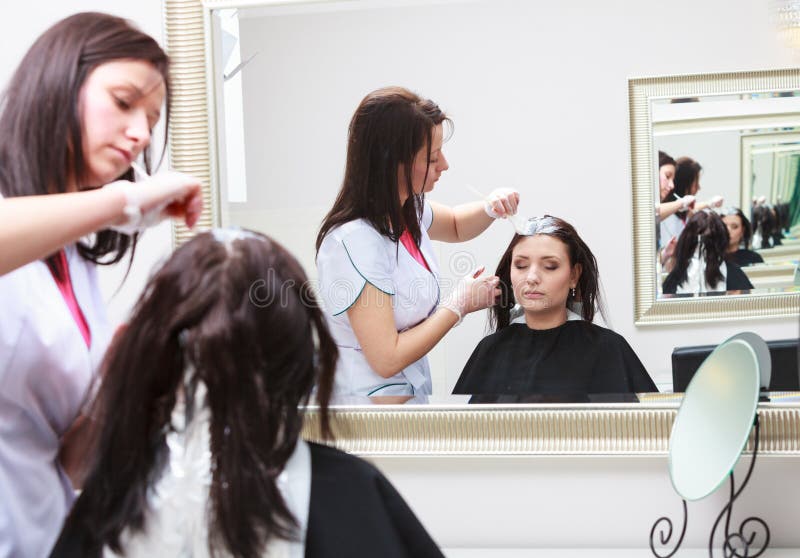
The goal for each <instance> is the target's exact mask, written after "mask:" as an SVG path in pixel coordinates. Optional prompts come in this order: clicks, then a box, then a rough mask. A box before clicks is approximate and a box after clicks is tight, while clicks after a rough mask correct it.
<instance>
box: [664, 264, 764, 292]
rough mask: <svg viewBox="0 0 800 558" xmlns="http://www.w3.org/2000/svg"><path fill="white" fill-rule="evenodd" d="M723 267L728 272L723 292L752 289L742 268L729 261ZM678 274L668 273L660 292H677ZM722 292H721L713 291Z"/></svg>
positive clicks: (674, 272)
mask: <svg viewBox="0 0 800 558" xmlns="http://www.w3.org/2000/svg"><path fill="white" fill-rule="evenodd" d="M725 267H726V268H727V270H728V273H727V275H726V276H725V290H726V291H748V290H751V289H752V288H753V284H752V283H751V282H750V279H748V278H747V275H745V273H744V271H742V268H741V267H739V266H738V265H736V264H735V263H734V262H733V261H731V260H726V261H725ZM679 286H680V285H679V284H678V274H677V272H676V271H674V270H673V271H670V273H669V275H667V278H666V279H664V284H663V285H662V286H661V291H662V292H663V293H664V294H675V293H676V292H677V291H678V287H679ZM713 292H722V291H713Z"/></svg>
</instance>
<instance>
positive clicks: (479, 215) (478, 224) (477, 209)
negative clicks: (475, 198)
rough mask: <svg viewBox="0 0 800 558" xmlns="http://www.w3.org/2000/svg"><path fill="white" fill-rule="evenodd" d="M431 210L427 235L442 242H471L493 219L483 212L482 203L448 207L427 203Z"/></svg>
mask: <svg viewBox="0 0 800 558" xmlns="http://www.w3.org/2000/svg"><path fill="white" fill-rule="evenodd" d="M428 203H430V204H431V209H432V210H433V222H432V223H431V227H430V228H429V229H428V235H429V236H430V237H431V239H433V240H440V241H442V242H464V241H465V240H471V239H473V238H475V237H476V236H478V235H479V234H481V233H482V232H483V231H485V230H486V229H487V228H489V225H491V224H492V223H493V222H494V219H492V218H491V217H489V215H487V214H486V212H485V211H484V210H483V202H471V203H465V204H463V205H457V206H455V207H448V206H446V205H442V204H440V203H436V202H432V201H431V202H428Z"/></svg>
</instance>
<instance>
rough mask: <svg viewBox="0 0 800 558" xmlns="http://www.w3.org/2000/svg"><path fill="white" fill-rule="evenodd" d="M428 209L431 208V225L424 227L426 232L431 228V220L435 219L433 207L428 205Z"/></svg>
mask: <svg viewBox="0 0 800 558" xmlns="http://www.w3.org/2000/svg"><path fill="white" fill-rule="evenodd" d="M428 207H430V208H431V224H430V225H428V226H427V227H425V230H426V231H429V230H431V227H432V226H433V218H434V217H435V215H434V214H433V206H432V205H431V204H428ZM423 211H424V209H423Z"/></svg>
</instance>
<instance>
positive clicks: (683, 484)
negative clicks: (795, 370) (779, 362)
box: [669, 334, 769, 500]
mask: <svg viewBox="0 0 800 558" xmlns="http://www.w3.org/2000/svg"><path fill="white" fill-rule="evenodd" d="M758 340H759V338H758V337H757V336H755V335H754V334H748V336H745V337H739V336H736V337H733V338H731V339H728V340H727V341H725V342H724V343H722V344H721V345H720V346H719V347H717V348H716V349H715V350H714V352H712V353H711V354H710V355H709V357H708V358H707V359H706V360H705V362H704V363H703V364H702V365H701V367H700V369H699V370H698V371H697V373H696V374H695V376H694V378H692V381H691V382H690V383H689V387H688V388H686V394H685V395H684V397H683V401H682V403H681V406H680V409H679V410H678V415H677V417H675V423H674V425H673V427H672V435H671V436H670V443H669V445H670V449H669V472H670V478H671V479H672V484H673V486H674V487H675V491H676V492H677V493H678V494H679V495H680V496H682V497H683V498H685V499H686V500H699V499H700V498H704V497H706V496H708V495H709V494H711V493H712V492H713V491H714V490H716V489H717V487H719V485H720V484H721V483H722V482H723V481H724V480H725V478H726V477H727V476H728V475H729V474H730V473H731V471H732V470H733V467H734V465H736V462H737V461H738V459H739V454H741V452H742V449H743V448H744V447H745V444H746V443H747V439H748V436H749V435H750V430H751V428H752V426H753V418H754V417H755V412H756V406H757V405H758V394H759V385H760V383H761V374H760V368H761V366H760V364H761V362H760V360H759V353H760V354H761V355H762V360H763V358H764V357H763V354H764V353H763V351H758V352H757V351H756V350H755V349H754V347H753V345H751V343H755V344H756V345H757V344H758ZM763 343H764V342H763V340H762V341H761V344H763ZM764 350H766V347H764ZM766 354H767V357H766V358H767V360H768V359H769V351H768V350H766Z"/></svg>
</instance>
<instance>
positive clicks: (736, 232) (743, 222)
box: [722, 207, 764, 267]
mask: <svg viewBox="0 0 800 558" xmlns="http://www.w3.org/2000/svg"><path fill="white" fill-rule="evenodd" d="M722 220H723V221H724V222H725V226H726V227H728V249H727V250H726V253H725V259H726V260H727V261H732V262H733V263H735V264H736V265H738V266H740V267H745V266H748V265H752V264H756V263H762V262H763V261H764V258H762V257H761V256H760V255H759V254H758V252H754V251H752V250H751V249H750V239H751V238H752V236H753V230H752V228H751V227H750V221H748V220H747V217H745V216H744V213H742V210H741V209H739V208H738V207H729V208H727V209H726V210H725V211H724V212H723V217H722Z"/></svg>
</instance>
